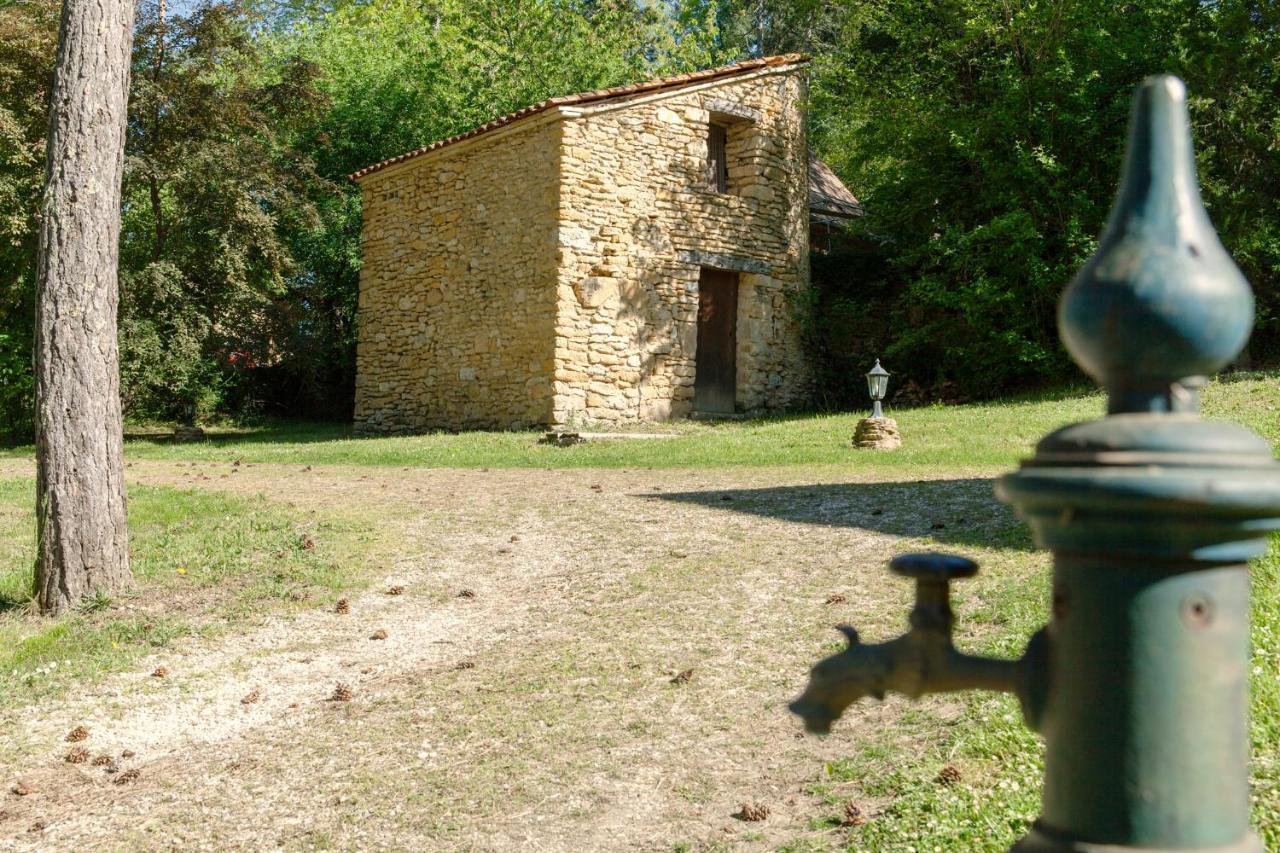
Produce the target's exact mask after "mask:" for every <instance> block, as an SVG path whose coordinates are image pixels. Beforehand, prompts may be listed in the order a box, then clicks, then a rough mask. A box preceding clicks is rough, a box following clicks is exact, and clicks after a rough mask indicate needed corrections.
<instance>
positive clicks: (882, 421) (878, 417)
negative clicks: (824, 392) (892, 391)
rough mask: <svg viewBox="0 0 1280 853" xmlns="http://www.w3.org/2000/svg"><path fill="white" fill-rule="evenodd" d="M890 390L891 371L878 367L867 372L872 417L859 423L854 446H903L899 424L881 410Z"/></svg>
mask: <svg viewBox="0 0 1280 853" xmlns="http://www.w3.org/2000/svg"><path fill="white" fill-rule="evenodd" d="M888 389H889V371H887V370H885V369H884V368H883V367H881V366H880V359H878V358H877V359H876V366H875V367H873V368H871V370H869V371H867V391H868V392H869V393H870V394H871V417H869V418H863V419H862V420H860V421H858V426H857V428H856V429H855V430H854V432H853V446H854V447H867V448H874V449H876V450H893V449H894V448H896V447H900V446H901V445H902V436H901V435H900V434H899V433H898V422H897V421H895V420H894V419H893V418H886V417H885V416H884V411H883V410H882V409H881V408H880V401H881V400H883V399H884V392H885V391H887V390H888Z"/></svg>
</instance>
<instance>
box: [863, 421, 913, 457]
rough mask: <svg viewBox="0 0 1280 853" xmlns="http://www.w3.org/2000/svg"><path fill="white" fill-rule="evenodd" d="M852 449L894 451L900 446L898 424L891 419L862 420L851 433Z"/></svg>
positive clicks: (900, 438) (900, 437) (900, 439)
mask: <svg viewBox="0 0 1280 853" xmlns="http://www.w3.org/2000/svg"><path fill="white" fill-rule="evenodd" d="M853 445H854V447H870V448H875V449H877V450H894V449H896V448H898V447H901V446H902V436H901V435H900V434H899V432H898V422H897V421H895V420H894V419H893V418H863V419H862V420H860V421H858V426H857V427H856V428H855V429H854V433H853Z"/></svg>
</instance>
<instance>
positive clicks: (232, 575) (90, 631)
mask: <svg viewBox="0 0 1280 853" xmlns="http://www.w3.org/2000/svg"><path fill="white" fill-rule="evenodd" d="M34 501H35V490H34V486H33V484H32V482H31V481H30V480H26V479H18V478H5V479H0V706H3V705H15V704H19V703H25V702H30V701H32V700H34V699H38V698H40V697H42V696H45V695H48V694H51V693H53V694H56V693H59V692H62V691H65V690H67V689H69V688H71V687H73V686H75V685H77V684H83V683H84V681H85V680H86V679H89V680H91V679H94V678H98V677H101V676H103V675H106V674H109V673H113V672H118V671H121V670H122V669H124V668H126V667H128V666H129V665H130V664H131V663H132V662H133V661H134V660H135V659H136V658H137V657H138V656H139V655H142V654H146V653H151V652H154V651H155V650H157V649H161V648H164V647H166V646H168V645H170V644H171V643H172V642H173V641H174V640H176V639H178V638H180V637H185V636H189V635H192V634H204V635H212V634H215V633H218V632H221V631H224V630H227V629H228V628H233V627H235V626H237V625H245V624H249V623H252V622H254V621H256V620H258V619H259V618H261V617H263V616H264V615H266V614H269V613H278V612H281V611H282V610H288V609H291V608H297V607H305V606H315V605H316V604H317V603H318V602H320V603H323V602H330V601H332V600H333V599H334V598H335V597H336V595H337V593H338V592H339V591H342V590H345V589H349V588H352V587H355V586H359V585H361V584H362V583H363V581H362V578H361V576H360V573H359V572H358V571H357V569H356V566H358V564H359V560H358V559H357V558H355V556H354V555H353V553H352V551H351V550H349V549H351V548H355V547H357V546H358V540H359V538H360V534H359V533H358V532H357V531H358V530H359V527H358V525H357V524H356V523H355V522H353V521H350V520H347V521H344V520H342V519H335V518H326V519H323V520H321V519H315V518H303V517H300V516H298V515H297V514H290V513H288V512H286V511H284V510H283V509H282V508H281V507H279V506H273V505H272V504H270V503H269V502H268V501H266V500H264V499H262V498H252V497H251V498H243V497H237V496H233V495H228V494H219V493H216V492H204V491H198V490H193V489H176V488H168V487H159V486H144V485H134V486H131V487H130V488H129V536H130V552H131V568H132V571H133V575H134V579H135V581H136V588H135V589H134V590H132V591H130V592H129V593H126V594H125V595H123V596H121V597H120V598H119V599H118V600H116V601H112V600H110V599H107V598H94V599H90V600H88V601H87V602H86V603H85V604H84V605H83V606H82V607H81V609H80V612H78V613H76V614H75V615H73V616H70V617H68V618H65V619H60V620H56V621H55V620H49V619H42V618H39V617H37V616H35V615H33V614H32V613H31V607H30V605H31V602H30V599H31V589H32V577H31V565H32V561H33V559H34V542H33V533H32V527H33V523H34V522H33V514H32V510H31V508H32V505H33V503H34ZM339 543H341V544H339Z"/></svg>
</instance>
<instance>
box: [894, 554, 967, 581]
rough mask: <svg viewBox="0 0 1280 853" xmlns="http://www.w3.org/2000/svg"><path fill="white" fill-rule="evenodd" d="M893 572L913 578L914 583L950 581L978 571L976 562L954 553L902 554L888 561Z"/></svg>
mask: <svg viewBox="0 0 1280 853" xmlns="http://www.w3.org/2000/svg"><path fill="white" fill-rule="evenodd" d="M889 568H890V569H892V570H893V572H894V574H897V575H902V576H903V577H904V578H915V580H916V583H917V584H919V583H929V582H934V583H943V584H946V583H950V582H951V581H953V580H959V579H960V578H971V577H973V576H974V575H976V574H977V573H978V564H977V563H975V562H974V561H973V560H969V559H966V558H965V557H957V556H956V555H955V554H937V553H932V552H931V553H925V554H903V555H902V556H900V557H894V558H893V562H891V563H889Z"/></svg>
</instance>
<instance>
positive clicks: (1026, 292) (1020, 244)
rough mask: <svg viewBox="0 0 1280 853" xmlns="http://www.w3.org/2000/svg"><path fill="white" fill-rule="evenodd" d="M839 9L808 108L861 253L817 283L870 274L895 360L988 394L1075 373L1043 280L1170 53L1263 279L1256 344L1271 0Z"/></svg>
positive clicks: (1265, 203) (1268, 307)
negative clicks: (1137, 88) (851, 196)
mask: <svg viewBox="0 0 1280 853" xmlns="http://www.w3.org/2000/svg"><path fill="white" fill-rule="evenodd" d="M1264 7H1265V8H1264ZM840 9H841V12H842V14H841V15H840V16H839V17H838V20H836V21H835V22H834V23H832V22H831V21H830V20H829V21H828V23H829V24H830V26H829V27H828V31H829V33H831V35H829V38H830V42H829V43H828V44H826V45H824V46H823V48H824V52H823V53H822V54H821V55H820V56H819V57H818V58H817V61H816V63H815V72H814V83H813V95H812V98H813V111H812V115H813V129H814V136H815V137H816V140H817V145H818V147H819V149H820V150H821V151H822V153H823V154H824V156H825V157H826V158H827V159H828V161H829V162H830V163H831V164H832V165H833V167H835V168H836V169H837V171H839V172H841V173H842V174H843V175H844V177H845V178H846V180H847V182H848V183H849V184H850V185H851V186H852V187H854V188H855V190H856V191H857V192H859V194H860V195H861V197H862V198H863V201H864V202H865V203H866V206H867V209H868V211H869V215H868V216H867V217H866V218H865V219H863V220H862V221H860V222H859V223H857V224H856V226H855V229H854V230H855V236H856V238H857V243H858V244H859V245H860V246H862V247H863V249H862V250H861V254H862V255H863V257H862V258H861V259H860V262H859V263H857V264H850V265H849V266H848V267H847V269H846V271H845V274H844V276H843V281H840V282H838V283H837V285H836V286H835V287H833V288H829V289H828V290H827V291H826V294H827V297H828V299H829V300H830V304H832V305H834V306H836V308H837V310H846V309H852V310H856V306H857V304H858V303H859V302H860V301H861V297H862V295H863V293H864V292H865V291H867V290H870V291H872V292H873V293H875V292H885V291H887V292H889V293H891V294H892V298H891V300H890V302H889V305H888V306H887V307H888V311H887V312H886V322H885V324H884V326H883V330H882V331H881V333H880V334H879V335H878V344H879V345H878V347H877V349H878V354H879V355H881V356H882V357H884V358H885V359H886V364H887V365H889V366H890V369H891V370H892V369H895V368H896V369H897V371H898V372H899V373H900V374H901V375H904V376H905V377H909V378H911V379H913V380H915V381H917V382H920V383H921V384H924V385H926V386H937V385H942V384H944V383H953V384H954V385H955V386H956V387H957V388H958V390H959V392H960V393H962V394H982V395H990V394H995V393H999V392H1004V391H1008V390H1010V389H1013V388H1018V387H1025V386H1029V385H1036V384H1043V383H1044V382H1046V381H1054V380H1062V379H1064V378H1068V377H1070V376H1072V375H1074V369H1073V368H1072V367H1071V366H1070V363H1069V361H1068V360H1067V358H1066V355H1065V353H1064V352H1063V350H1062V349H1061V347H1060V345H1059V344H1058V341H1057V334H1056V323H1055V309H1056V303H1057V297H1058V294H1059V293H1060V292H1061V289H1062V287H1063V286H1064V285H1065V284H1066V283H1067V282H1068V281H1069V280H1070V278H1071V276H1072V274H1073V273H1074V271H1075V270H1076V269H1077V268H1078V267H1079V265H1080V264H1081V263H1082V262H1083V260H1084V259H1085V258H1086V257H1087V256H1088V254H1089V252H1090V251H1091V250H1092V248H1093V246H1094V241H1095V239H1096V237H1097V235H1098V234H1099V232H1100V231H1101V229H1102V226H1103V224H1104V220H1105V217H1106V213H1107V210H1108V207H1109V204H1110V201H1111V199H1112V196H1113V194H1114V191H1115V188H1116V184H1117V181H1118V177H1119V164H1120V155H1121V153H1122V149H1123V144H1124V133H1125V127H1126V122H1127V113H1128V104H1129V94H1130V91H1131V90H1132V88H1133V86H1134V85H1135V84H1136V83H1137V82H1138V81H1139V80H1141V79H1142V78H1143V77H1144V76H1146V75H1148V74H1151V73H1154V72H1159V71H1166V70H1167V71H1174V72H1178V73H1181V74H1183V75H1184V76H1185V77H1187V79H1188V81H1189V85H1190V86H1191V88H1192V92H1193V94H1195V95H1197V99H1196V100H1195V101H1194V102H1193V118H1194V120H1195V122H1196V133H1197V141H1198V143H1199V150H1200V159H1201V170H1202V174H1203V175H1204V176H1205V181H1204V183H1205V190H1206V198H1207V201H1208V203H1209V205H1210V208H1211V214H1212V215H1213V216H1214V218H1215V220H1216V222H1217V225H1218V227H1219V229H1220V230H1221V232H1222V235H1223V238H1224V241H1225V242H1226V244H1227V245H1228V247H1229V248H1230V249H1232V250H1234V251H1235V253H1236V254H1237V256H1238V257H1239V258H1240V260H1241V263H1242V264H1243V265H1244V266H1245V268H1246V271H1247V273H1248V274H1249V275H1250V277H1251V278H1252V279H1253V283H1254V286H1255V288H1256V289H1257V290H1258V292H1259V295H1260V296H1261V300H1260V302H1261V306H1262V318H1263V324H1262V327H1261V329H1260V337H1259V341H1258V344H1257V346H1258V350H1259V351H1260V352H1261V351H1264V350H1265V351H1269V348H1270V347H1272V343H1271V337H1269V335H1270V332H1271V330H1272V329H1273V326H1274V319H1273V318H1274V312H1275V300H1276V298H1277V296H1276V293H1277V286H1276V285H1277V283H1278V282H1277V280H1276V277H1275V276H1276V274H1275V272H1274V268H1275V264H1274V254H1273V253H1274V251H1275V246H1276V242H1275V234H1276V232H1275V228H1276V223H1280V210H1278V209H1277V206H1276V201H1275V198H1274V194H1273V193H1267V192H1264V191H1262V190H1261V188H1262V187H1263V186H1266V180H1267V179H1268V178H1269V179H1271V180H1272V181H1273V182H1274V180H1275V178H1276V175H1277V171H1276V170H1277V168H1280V149H1277V147H1276V146H1275V144H1274V140H1275V138H1276V137H1275V122H1276V109H1275V103H1276V96H1277V95H1278V94H1280V88H1278V87H1280V79H1278V78H1277V76H1276V75H1275V72H1274V69H1275V67H1276V66H1275V58H1276V56H1277V51H1278V50H1280V41H1278V35H1277V28H1276V14H1277V13H1276V10H1275V7H1274V5H1273V4H1258V3H1249V2H1243V0H1242V1H1241V2H1230V1H1229V2H1222V3H1199V2H1188V0H1166V2H1152V3H1116V2H1110V0H1086V2H1075V3H1028V4H1008V3H994V2H989V0H947V2H941V3H928V4H905V3H895V2H888V0H868V2H857V3H845V4H841V6H840ZM1245 31H1248V33H1247V35H1246V32H1245ZM1228 55H1230V58H1228ZM1245 164H1249V165H1248V166H1247V167H1246V166H1245ZM1246 222H1248V223H1250V224H1249V225H1248V226H1246V225H1245V223H1246ZM868 255H870V257H867V256H868ZM1264 259H1267V260H1264ZM824 308H825V304H824Z"/></svg>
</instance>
